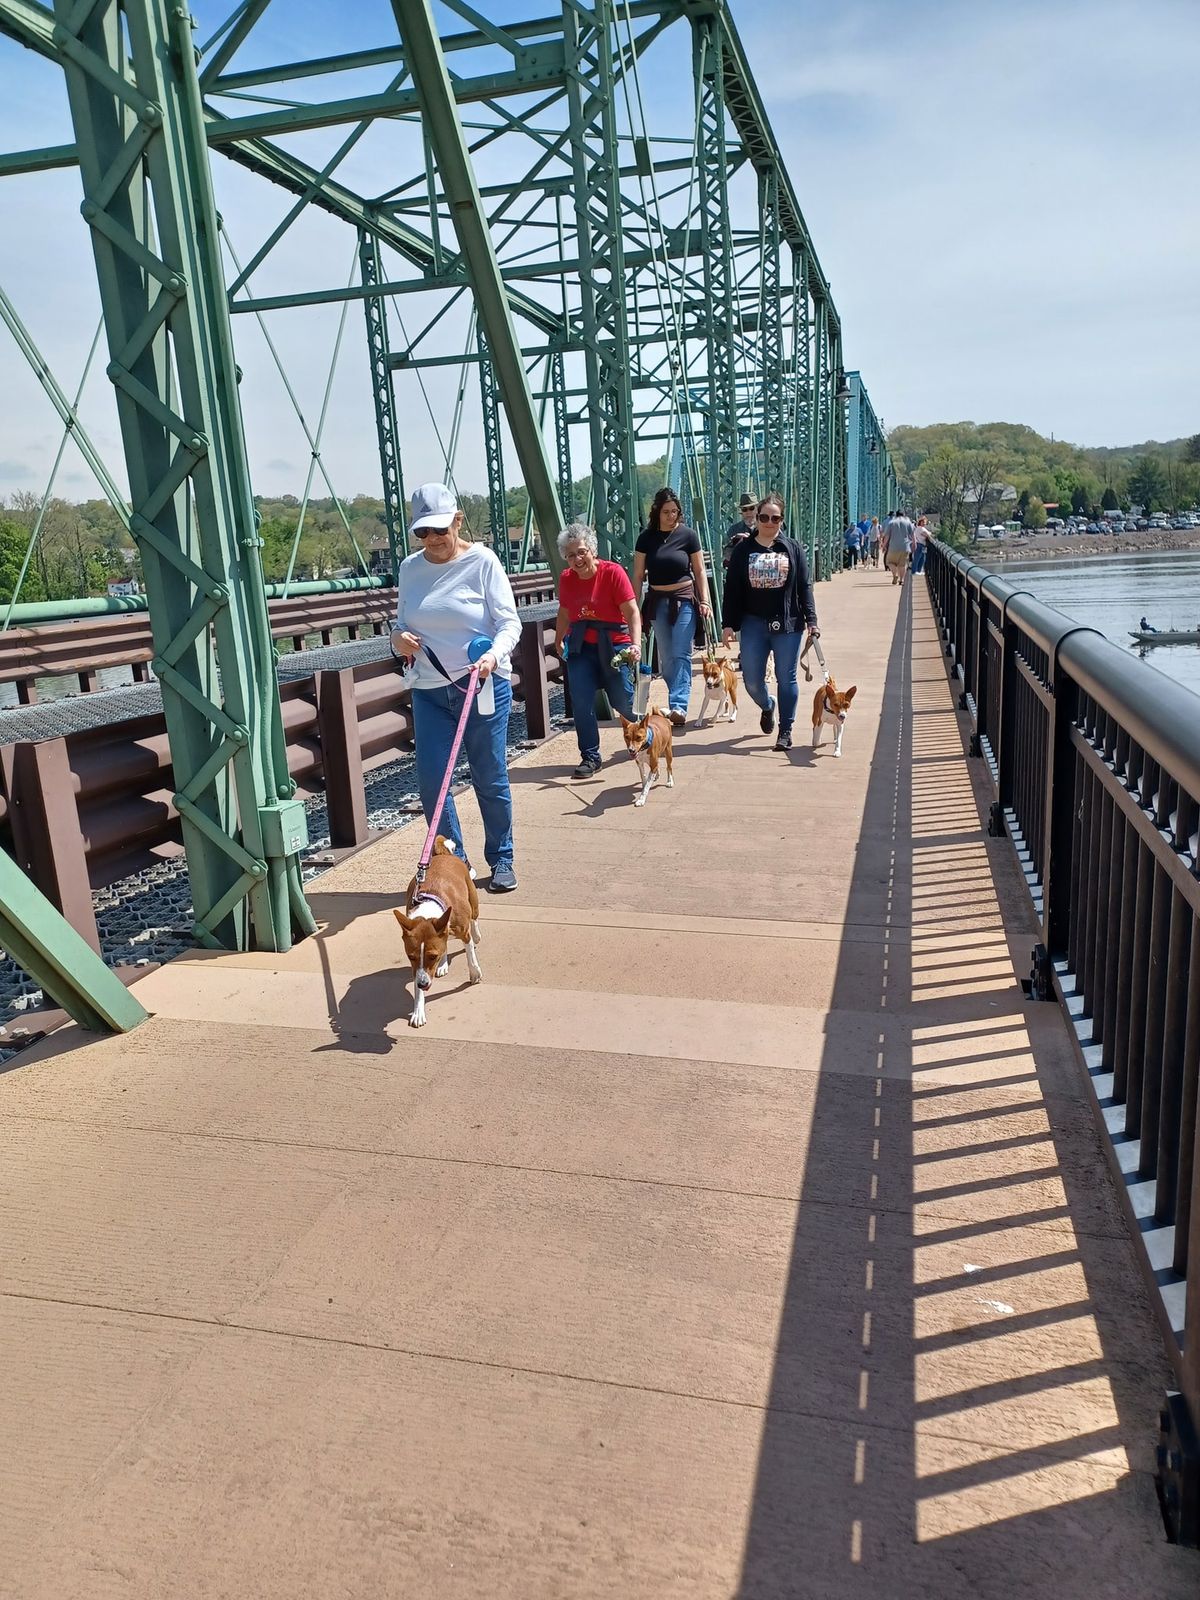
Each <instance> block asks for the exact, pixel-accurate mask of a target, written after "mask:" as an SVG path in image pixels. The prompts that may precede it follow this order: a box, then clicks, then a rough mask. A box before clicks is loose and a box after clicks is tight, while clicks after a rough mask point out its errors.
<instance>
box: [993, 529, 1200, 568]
mask: <svg viewBox="0 0 1200 1600" xmlns="http://www.w3.org/2000/svg"><path fill="white" fill-rule="evenodd" d="M1171 550H1200V528H1146V529H1143V531H1142V532H1141V533H1120V534H1117V536H1116V537H1115V538H1114V537H1113V536H1112V534H1107V533H1099V534H1097V533H1079V534H1059V536H1058V537H1057V538H1055V537H1053V535H1048V534H1044V533H1040V534H1037V535H1036V536H1035V537H1033V538H1032V539H1022V538H1019V537H1018V538H1012V539H981V540H980V541H979V543H978V544H972V545H969V546H968V548H967V552H966V553H967V554H968V555H970V556H972V557H974V559H975V560H977V561H982V562H986V564H987V565H988V566H1000V565H1005V566H1007V565H1008V564H1009V563H1010V562H1014V561H1018V562H1019V561H1073V560H1074V561H1077V560H1079V558H1080V557H1081V556H1113V555H1152V554H1154V553H1155V552H1164V551H1171Z"/></svg>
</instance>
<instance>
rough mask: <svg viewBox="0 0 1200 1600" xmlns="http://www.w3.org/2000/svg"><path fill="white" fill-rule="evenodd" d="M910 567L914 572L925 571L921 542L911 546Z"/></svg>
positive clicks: (923, 550)
mask: <svg viewBox="0 0 1200 1600" xmlns="http://www.w3.org/2000/svg"><path fill="white" fill-rule="evenodd" d="M912 569H913V571H914V572H924V571H925V546H924V545H923V544H917V545H914V546H913V556H912Z"/></svg>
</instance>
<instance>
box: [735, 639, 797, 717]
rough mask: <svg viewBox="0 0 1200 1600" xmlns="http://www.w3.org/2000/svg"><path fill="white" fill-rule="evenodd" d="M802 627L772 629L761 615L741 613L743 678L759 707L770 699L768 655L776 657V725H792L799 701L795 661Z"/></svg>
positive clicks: (765, 704) (765, 707) (740, 643)
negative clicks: (777, 693) (794, 629)
mask: <svg viewBox="0 0 1200 1600" xmlns="http://www.w3.org/2000/svg"><path fill="white" fill-rule="evenodd" d="M803 643H804V629H803V628H800V629H798V630H797V631H796V632H795V633H772V632H771V630H770V629H769V628H768V627H767V625H766V623H765V622H764V621H763V619H762V618H761V617H743V618H742V628H741V635H740V640H739V649H740V651H741V657H742V682H743V683H744V684H745V685H746V693H747V694H748V695H749V696H750V698H751V700H753V701H754V704H755V705H756V706H757V707H758V708H759V710H760V711H765V710H766V709H767V707H768V706H769V705H770V703H771V697H770V695H769V694H768V693H767V657H768V655H773V656H774V657H775V681H776V683H777V684H778V686H779V726H780V727H781V728H789V729H790V728H791V726H792V723H793V722H795V720H796V707H797V706H798V705H799V704H800V685H799V684H798V683H797V682H796V663H797V661H799V659H800V646H801V645H802V644H803Z"/></svg>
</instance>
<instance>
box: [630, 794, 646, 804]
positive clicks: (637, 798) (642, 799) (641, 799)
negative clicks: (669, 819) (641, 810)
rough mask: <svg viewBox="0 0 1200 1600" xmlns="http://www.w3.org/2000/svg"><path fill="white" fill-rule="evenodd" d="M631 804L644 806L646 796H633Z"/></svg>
mask: <svg viewBox="0 0 1200 1600" xmlns="http://www.w3.org/2000/svg"><path fill="white" fill-rule="evenodd" d="M633 803H634V805H635V806H644V805H645V804H646V796H645V795H644V794H635V795H634V797H633Z"/></svg>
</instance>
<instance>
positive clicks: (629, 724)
mask: <svg viewBox="0 0 1200 1600" xmlns="http://www.w3.org/2000/svg"><path fill="white" fill-rule="evenodd" d="M617 715H618V716H619V717H620V719H621V726H622V727H623V728H636V727H637V723H636V722H634V721H633V719H632V718H631V717H627V716H626V715H625V713H624V712H623V711H618V712H617Z"/></svg>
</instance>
